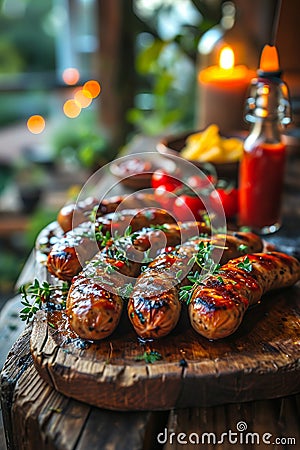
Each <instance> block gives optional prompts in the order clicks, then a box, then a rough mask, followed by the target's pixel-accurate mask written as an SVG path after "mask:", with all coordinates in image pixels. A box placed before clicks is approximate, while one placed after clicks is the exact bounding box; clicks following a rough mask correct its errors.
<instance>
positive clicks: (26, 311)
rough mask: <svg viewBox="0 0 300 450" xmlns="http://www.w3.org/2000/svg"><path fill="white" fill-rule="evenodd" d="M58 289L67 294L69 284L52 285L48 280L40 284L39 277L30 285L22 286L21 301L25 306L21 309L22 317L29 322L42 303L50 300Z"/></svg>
mask: <svg viewBox="0 0 300 450" xmlns="http://www.w3.org/2000/svg"><path fill="white" fill-rule="evenodd" d="M58 289H59V290H61V291H62V295H65V294H66V293H67V291H68V289H69V286H68V284H67V283H63V284H62V286H51V285H50V284H49V283H47V281H43V282H42V283H41V284H40V282H39V281H38V280H37V279H35V280H34V282H33V283H32V284H30V285H23V286H21V287H20V294H21V297H22V301H21V303H22V305H23V306H24V308H23V309H22V310H21V311H20V319H21V320H23V321H25V320H26V321H27V322H28V321H29V320H30V319H31V318H32V317H33V316H34V315H35V313H36V312H37V311H38V310H39V309H41V307H42V304H43V303H46V302H47V301H48V300H50V296H51V293H52V292H53V291H56V290H58ZM29 297H30V298H29ZM30 300H31V301H30Z"/></svg>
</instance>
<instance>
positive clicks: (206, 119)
mask: <svg viewBox="0 0 300 450" xmlns="http://www.w3.org/2000/svg"><path fill="white" fill-rule="evenodd" d="M254 76H255V72H254V71H251V70H249V69H248V68H247V67H246V66H244V65H237V66H235V64H234V52H233V50H232V49H231V48H230V47H229V46H226V47H223V49H222V50H221V52H220V58H219V65H216V66H211V67H207V68H206V69H203V70H201V72H200V73H199V77H198V81H199V87H200V100H199V101H200V104H199V124H198V125H199V128H206V127H207V126H208V125H210V124H212V123H215V124H216V125H218V126H219V129H220V132H221V133H222V134H228V133H229V134H230V133H231V132H234V131H237V130H240V129H242V128H244V127H245V123H244V120H243V111H244V102H245V98H246V92H247V90H248V86H249V83H250V81H251V79H252V78H253V77H254Z"/></svg>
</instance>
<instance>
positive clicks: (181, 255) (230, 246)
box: [128, 233, 262, 338]
mask: <svg viewBox="0 0 300 450" xmlns="http://www.w3.org/2000/svg"><path fill="white" fill-rule="evenodd" d="M201 242H212V243H213V245H215V246H216V247H218V246H223V243H224V235H222V234H220V235H215V236H214V239H213V240H211V239H210V238H203V237H199V238H197V239H194V240H191V241H188V242H186V243H185V244H183V245H182V246H180V247H179V249H178V250H176V251H175V252H173V253H170V254H163V255H160V256H158V257H157V258H156V259H155V260H154V261H153V262H152V263H150V264H149V267H148V269H146V271H145V272H143V273H142V274H141V275H140V276H139V277H138V279H137V282H136V284H135V287H134V289H133V292H132V295H131V297H130V300H129V303H128V315H129V319H130V320H131V323H132V324H133V327H134V329H135V331H136V332H137V334H138V335H139V336H141V337H143V338H160V337H162V336H165V335H167V334H168V333H170V331H171V330H172V329H173V328H174V327H175V326H176V324H177V322H178V319H179V315H180V310H181V303H180V301H179V295H178V288H179V287H180V285H179V284H177V285H176V283H174V278H175V277H176V276H177V274H178V273H179V272H180V271H181V270H182V268H183V267H186V266H187V264H188V262H189V261H190V260H191V258H192V256H194V255H195V253H197V250H198V247H199V244H200V243H201ZM246 243H247V248H248V249H249V250H251V249H258V250H260V249H261V248H262V241H261V239H260V238H259V237H258V236H256V235H254V234H253V233H239V236H238V237H236V236H233V235H228V236H227V237H226V242H225V249H224V251H223V255H222V259H221V262H222V263H225V262H227V261H228V260H229V259H230V258H231V256H232V254H235V255H236V254H238V255H241V254H243V252H244V248H242V247H241V244H244V245H246ZM191 269H192V268H191ZM198 269H199V268H198ZM185 282H186V279H184V280H183V281H182V283H185ZM175 285H176V286H175Z"/></svg>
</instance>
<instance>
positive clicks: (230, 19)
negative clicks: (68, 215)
mask: <svg viewBox="0 0 300 450" xmlns="http://www.w3.org/2000/svg"><path fill="white" fill-rule="evenodd" d="M280 3H281V2H278V1H276V0H264V1H263V2H261V1H259V0H252V1H251V2H249V0H236V1H234V2H228V1H226V2H224V1H221V0H126V1H125V0H109V1H107V0H43V1H40V0H3V1H2V2H1V3H0V4H1V7H0V30H1V33H0V307H1V306H2V305H3V304H4V302H5V301H6V299H8V298H10V297H11V296H12V295H13V292H14V285H15V283H16V280H17V278H18V275H19V273H20V271H21V269H22V267H23V265H24V262H25V261H26V259H27V258H28V255H29V254H30V252H31V250H32V247H33V245H34V241H35V238H36V236H37V234H38V232H39V231H40V230H41V229H42V228H43V227H44V226H45V225H46V224H48V223H49V222H51V221H52V220H54V219H55V217H56V214H57V211H58V209H59V208H60V207H61V206H62V205H63V204H65V203H66V202H67V201H69V200H72V199H73V198H76V196H77V194H78V192H79V190H80V187H81V186H82V185H83V183H84V182H85V181H86V180H87V178H88V177H89V176H90V174H91V173H93V172H94V171H95V170H96V169H97V168H99V167H101V166H102V165H103V164H105V163H107V162H108V161H111V160H112V159H113V158H115V157H116V156H117V155H118V153H119V152H120V151H122V150H123V149H124V147H125V146H126V145H127V144H128V143H129V142H130V141H131V140H132V139H133V138H134V136H136V135H138V134H145V135H154V136H160V135H163V134H170V133H179V132H181V131H184V130H192V129H195V127H196V126H197V124H196V122H197V114H198V106H199V104H198V102H199V97H198V92H197V73H198V71H199V70H201V68H203V67H205V66H208V65H210V64H213V63H214V62H215V50H216V49H217V47H218V45H219V43H220V42H222V41H226V42H228V43H230V44H232V45H233V46H234V47H235V51H236V54H235V56H236V62H237V63H239V64H247V66H248V67H249V68H253V69H256V68H257V64H258V61H259V55H260V52H261V49H262V47H263V45H264V44H265V43H266V42H269V41H270V40H274V18H275V19H276V20H277V19H278V17H277V16H276V9H277V8H278V5H279V4H280ZM293 8H294V9H293ZM295 11H297V1H296V0H289V1H287V0H283V2H282V8H281V15H280V20H279V21H278V23H276V30H278V32H277V44H278V47H279V53H280V57H281V63H282V67H283V69H284V70H285V74H286V77H287V78H288V80H287V81H288V82H289V84H290V88H291V94H292V101H293V109H294V117H295V120H294V123H295V124H296V126H295V129H296V130H297V105H298V98H300V95H299V92H298V89H299V85H300V83H299V82H298V80H299V70H300V68H299V67H297V65H298V66H299V64H300V63H299V62H297V61H296V60H297V58H295V55H296V54H297V53H296V52H297V41H298V42H299V36H298V34H299V32H298V28H299V27H298V26H297V22H296V19H295V17H297V13H296V14H295ZM287 27H288V29H289V33H286V29H287ZM87 91H88V92H89V93H90V94H89V95H86V92H87ZM141 151H142V149H141Z"/></svg>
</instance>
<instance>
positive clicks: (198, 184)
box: [187, 175, 215, 190]
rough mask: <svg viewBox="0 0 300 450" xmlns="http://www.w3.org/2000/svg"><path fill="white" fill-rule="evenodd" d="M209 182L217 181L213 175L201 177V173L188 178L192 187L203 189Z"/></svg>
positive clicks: (188, 183)
mask: <svg viewBox="0 0 300 450" xmlns="http://www.w3.org/2000/svg"><path fill="white" fill-rule="evenodd" d="M209 182H211V183H213V184H214V182H215V178H214V176H213V175H207V176H206V177H200V176H199V175H192V176H190V177H189V178H188V179H187V185H188V186H190V187H191V188H192V189H194V190H197V189H203V188H206V187H208V186H209Z"/></svg>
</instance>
